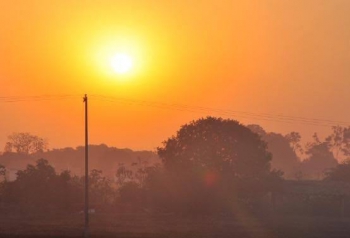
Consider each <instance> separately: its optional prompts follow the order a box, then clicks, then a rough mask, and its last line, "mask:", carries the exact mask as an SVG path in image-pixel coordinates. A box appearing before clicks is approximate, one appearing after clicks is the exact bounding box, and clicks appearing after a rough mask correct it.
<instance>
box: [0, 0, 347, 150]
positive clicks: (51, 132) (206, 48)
mask: <svg viewBox="0 0 350 238" xmlns="http://www.w3.org/2000/svg"><path fill="white" fill-rule="evenodd" d="M349 9H350V1H349V0H245V1H238V0H237V1H234V0H227V1H226V0H221V1H212V0H202V1H187V0H186V1H185V0H183V1H164V0H159V1H155V0H138V1H131V0H129V1H115V0H113V1H112V0H110V1H87V0H85V1H72V0H57V1H46V0H41V1H36V0H31V1H27V0H23V1H19V0H13V1H1V2H0V22H1V24H0V53H1V57H0V82H1V86H0V97H6V96H21V95H22V96H27V95H61V94H69V95H81V96H83V94H84V93H88V94H89V95H103V96H112V97H118V98H127V99H132V100H136V101H137V102H136V103H130V102H129V103H127V102H117V101H114V102H108V101H101V100H98V99H101V97H100V98H97V97H95V98H91V103H90V107H89V109H90V112H89V113H90V116H91V120H90V130H91V132H90V138H91V140H90V141H91V143H102V142H103V143H107V144H109V145H114V146H117V147H129V148H133V149H154V148H155V147H157V146H159V145H160V143H161V142H162V141H164V140H165V139H166V138H167V137H169V136H171V135H172V134H174V133H175V132H176V130H178V129H179V126H180V125H182V124H184V123H186V122H189V121H190V120H193V119H197V118H199V117H202V116H207V115H214V116H223V117H231V118H234V119H237V120H239V121H241V122H242V123H244V124H248V123H255V124H260V125H262V126H263V127H264V128H265V129H266V130H268V131H276V132H281V133H287V132H290V131H300V132H301V133H302V134H303V135H304V136H305V137H306V136H307V137H310V135H311V133H312V132H315V131H319V132H320V133H321V134H323V135H325V134H326V133H328V132H329V127H323V126H315V125H306V124H303V123H301V122H300V120H294V119H293V120H292V121H291V122H290V123H284V122H278V121H276V118H277V117H274V116H273V117H272V118H267V119H268V120H262V118H261V117H259V116H252V115H251V114H242V113H238V114H236V115H233V114H232V113H231V114H223V113H220V112H217V111H214V110H211V111H208V110H207V111H202V112H201V111H200V110H196V112H193V111H194V110H193V108H192V109H191V110H190V111H186V110H185V108H184V107H182V108H176V109H180V110H174V109H173V108H170V107H169V106H165V107H166V108H163V107H164V106H161V104H160V103H165V104H167V105H169V104H174V103H176V104H184V105H189V106H199V107H210V108H216V109H226V110H232V111H244V112H251V113H258V115H262V113H269V114H272V115H288V116H293V117H306V118H318V119H329V120H337V121H346V122H350V110H349V108H350V103H348V99H349V92H348V91H349V89H350V67H349V62H350V14H349ZM118 52H123V53H126V54H128V55H130V56H131V57H132V58H133V60H134V68H133V70H132V71H131V72H130V73H129V74H127V75H123V76H121V75H118V74H115V73H113V71H112V70H111V67H110V58H111V56H113V54H115V53H118ZM141 101H147V102H157V103H156V104H153V106H151V104H150V103H146V104H145V103H142V102H141ZM0 111H1V121H0V132H1V133H0V150H2V148H3V145H4V143H5V141H6V136H7V135H9V134H10V133H12V132H32V133H34V134H38V135H40V136H43V137H46V138H48V139H49V142H50V144H51V147H62V146H76V145H80V144H83V142H84V141H83V136H84V134H83V132H84V131H83V122H84V120H83V112H84V111H83V103H82V99H81V98H79V97H75V98H72V99H66V100H57V101H51V100H50V101H38V102H18V103H4V102H0ZM265 119H266V118H265Z"/></svg>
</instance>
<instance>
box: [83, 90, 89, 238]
mask: <svg viewBox="0 0 350 238" xmlns="http://www.w3.org/2000/svg"><path fill="white" fill-rule="evenodd" d="M84 103H85V209H84V214H85V227H84V237H85V238H88V237H89V140H88V139H89V137H88V97H87V95H86V94H85V96H84Z"/></svg>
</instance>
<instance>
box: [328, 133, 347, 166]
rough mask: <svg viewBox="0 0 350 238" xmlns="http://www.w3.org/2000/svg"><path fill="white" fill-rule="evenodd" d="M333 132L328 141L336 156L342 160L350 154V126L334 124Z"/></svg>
mask: <svg viewBox="0 0 350 238" xmlns="http://www.w3.org/2000/svg"><path fill="white" fill-rule="evenodd" d="M332 131H333V133H332V134H331V135H329V136H328V137H327V138H326V142H327V144H328V146H329V148H330V150H331V151H332V152H333V154H334V156H335V158H336V159H337V160H338V161H340V160H341V159H342V158H344V157H349V156H350V127H347V128H346V127H341V126H333V127H332Z"/></svg>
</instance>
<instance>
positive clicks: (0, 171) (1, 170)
mask: <svg viewBox="0 0 350 238" xmlns="http://www.w3.org/2000/svg"><path fill="white" fill-rule="evenodd" d="M5 175H6V168H5V166H3V165H2V164H0V177H1V176H4V177H5Z"/></svg>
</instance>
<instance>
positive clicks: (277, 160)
mask: <svg viewBox="0 0 350 238" xmlns="http://www.w3.org/2000/svg"><path fill="white" fill-rule="evenodd" d="M247 127H248V128H249V129H250V130H251V131H253V132H254V133H257V134H258V135H259V136H260V137H261V139H262V140H263V141H265V142H266V143H267V146H268V148H267V150H268V151H269V152H271V154H272V155H273V159H272V161H271V167H272V168H273V169H276V170H281V171H283V172H284V177H285V178H289V179H291V178H292V179H294V178H295V174H296V173H297V171H298V169H299V166H300V159H299V158H298V155H297V153H300V150H302V149H301V145H300V143H299V142H300V135H299V133H297V132H292V133H290V134H287V135H286V136H283V135H282V134H279V133H274V132H266V131H265V130H264V129H263V128H262V127H261V126H259V125H248V126H247Z"/></svg>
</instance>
